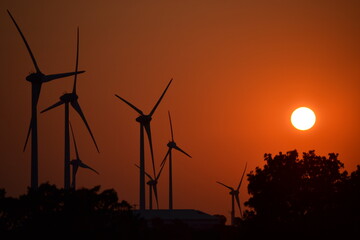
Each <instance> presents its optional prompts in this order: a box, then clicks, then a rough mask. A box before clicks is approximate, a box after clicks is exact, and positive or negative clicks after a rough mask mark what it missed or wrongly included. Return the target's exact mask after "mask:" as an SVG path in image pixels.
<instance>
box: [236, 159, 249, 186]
mask: <svg viewBox="0 0 360 240" xmlns="http://www.w3.org/2000/svg"><path fill="white" fill-rule="evenodd" d="M246 167H247V162H246V163H245V168H244V172H243V174H242V176H241V179H240V182H239V185H238V187H237V188H236V190H238V191H239V189H240V186H241V183H242V181H243V178H244V174H245V171H246Z"/></svg>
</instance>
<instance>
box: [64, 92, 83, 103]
mask: <svg viewBox="0 0 360 240" xmlns="http://www.w3.org/2000/svg"><path fill="white" fill-rule="evenodd" d="M78 98H79V97H78V95H76V94H75V93H65V94H64V95H62V96H61V97H60V100H61V101H63V102H74V101H76V100H77V99H78Z"/></svg>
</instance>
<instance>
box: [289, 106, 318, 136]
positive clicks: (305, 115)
mask: <svg viewBox="0 0 360 240" xmlns="http://www.w3.org/2000/svg"><path fill="white" fill-rule="evenodd" d="M315 122H316V116H315V113H314V111H313V110H311V109H310V108H307V107H300V108H297V109H296V110H295V111H294V112H293V113H292V114H291V123H292V125H293V126H294V127H295V128H296V129H298V130H302V131H305V130H308V129H310V128H312V127H313V126H314V124H315Z"/></svg>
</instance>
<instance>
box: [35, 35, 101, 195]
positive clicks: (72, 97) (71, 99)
mask: <svg viewBox="0 0 360 240" xmlns="http://www.w3.org/2000/svg"><path fill="white" fill-rule="evenodd" d="M78 60H79V28H78V29H77V52H76V67H75V72H77V69H78ZM76 80H77V74H75V77H74V86H73V91H72V92H71V93H65V94H64V95H62V96H61V97H60V101H58V102H57V103H55V104H53V105H52V106H50V107H48V108H46V109H44V110H42V111H41V113H43V112H46V111H48V110H50V109H53V108H55V107H58V106H60V105H62V104H64V105H65V151H64V153H65V157H64V163H65V164H64V165H65V166H64V188H65V189H69V188H70V136H69V103H70V104H71V106H72V107H73V108H74V109H75V111H76V112H77V113H78V114H79V115H80V117H81V119H82V120H83V122H84V123H85V125H86V128H87V129H88V131H89V133H90V135H91V138H92V140H93V142H94V144H95V147H96V149H97V151H98V152H99V148H98V146H97V144H96V141H95V138H94V136H93V134H92V132H91V130H90V127H89V124H88V123H87V121H86V118H85V115H84V113H83V112H82V110H81V107H80V105H79V103H78V95H77V94H76Z"/></svg>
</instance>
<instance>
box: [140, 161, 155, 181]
mask: <svg viewBox="0 0 360 240" xmlns="http://www.w3.org/2000/svg"><path fill="white" fill-rule="evenodd" d="M135 166H136V167H137V168H139V169H140V167H139V165H137V164H135ZM144 172H145V175H146V176H147V177H148V178H150V180H154V179H153V178H152V177H151V176H150V174H148V173H147V172H146V171H144Z"/></svg>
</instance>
